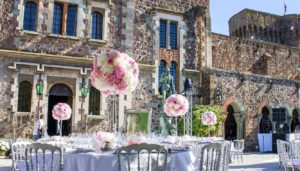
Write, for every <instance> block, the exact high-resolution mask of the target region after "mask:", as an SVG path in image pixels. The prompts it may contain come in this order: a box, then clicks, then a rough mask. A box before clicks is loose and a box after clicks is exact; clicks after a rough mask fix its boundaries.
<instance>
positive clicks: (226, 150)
mask: <svg viewBox="0 0 300 171" xmlns="http://www.w3.org/2000/svg"><path fill="white" fill-rule="evenodd" d="M230 149H231V141H224V142H223V143H222V159H221V160H222V168H221V169H220V170H224V171H226V170H228V165H229V162H230Z"/></svg>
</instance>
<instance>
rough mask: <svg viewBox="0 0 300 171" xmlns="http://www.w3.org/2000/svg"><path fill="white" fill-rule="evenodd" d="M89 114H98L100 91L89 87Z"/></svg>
mask: <svg viewBox="0 0 300 171" xmlns="http://www.w3.org/2000/svg"><path fill="white" fill-rule="evenodd" d="M89 114H90V115H100V91H99V90H97V89H96V88H95V87H91V90H90V97H89Z"/></svg>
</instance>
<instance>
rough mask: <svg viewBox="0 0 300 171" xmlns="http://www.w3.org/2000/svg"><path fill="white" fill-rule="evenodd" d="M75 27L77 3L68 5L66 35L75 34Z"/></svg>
mask: <svg viewBox="0 0 300 171" xmlns="http://www.w3.org/2000/svg"><path fill="white" fill-rule="evenodd" d="M76 29H77V5H68V15H67V35H69V36H76Z"/></svg>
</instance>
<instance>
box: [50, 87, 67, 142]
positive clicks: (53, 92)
mask: <svg viewBox="0 0 300 171" xmlns="http://www.w3.org/2000/svg"><path fill="white" fill-rule="evenodd" d="M57 103H67V104H69V106H70V107H71V108H72V91H71V90H70V88H69V87H68V86H66V85H64V84H56V85H54V86H53V87H52V88H51V89H50V92H49V99H48V122H47V124H48V126H47V133H48V135H49V136H54V135H59V130H58V129H57V128H58V127H57V126H58V121H57V120H55V119H54V118H53V117H52V109H53V107H54V106H55V105H56V104H57ZM71 131H72V116H71V118H70V119H69V120H65V121H63V123H62V135H63V136H68V135H69V134H70V133H71Z"/></svg>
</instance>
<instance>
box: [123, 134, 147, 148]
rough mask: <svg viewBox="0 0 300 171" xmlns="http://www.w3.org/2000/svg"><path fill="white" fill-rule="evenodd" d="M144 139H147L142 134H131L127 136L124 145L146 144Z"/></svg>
mask: <svg viewBox="0 0 300 171" xmlns="http://www.w3.org/2000/svg"><path fill="white" fill-rule="evenodd" d="M146 139H147V138H146V136H145V135H144V134H143V133H141V132H136V133H133V134H129V135H128V136H127V139H126V144H125V145H131V144H142V143H146V142H147V140H146Z"/></svg>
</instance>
